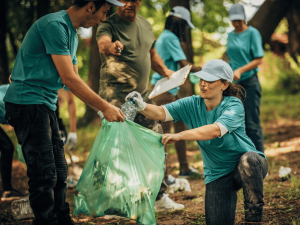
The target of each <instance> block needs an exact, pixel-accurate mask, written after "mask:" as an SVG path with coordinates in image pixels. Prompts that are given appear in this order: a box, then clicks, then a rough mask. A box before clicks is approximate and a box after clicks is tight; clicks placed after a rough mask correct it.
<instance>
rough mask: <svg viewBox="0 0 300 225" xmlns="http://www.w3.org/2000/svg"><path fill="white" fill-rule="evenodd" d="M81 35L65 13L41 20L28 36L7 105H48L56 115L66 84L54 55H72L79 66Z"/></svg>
mask: <svg viewBox="0 0 300 225" xmlns="http://www.w3.org/2000/svg"><path fill="white" fill-rule="evenodd" d="M77 46H78V36H77V32H76V30H75V29H74V27H73V24H72V21H71V19H70V17H69V15H68V13H67V12H66V11H64V10H62V11H59V12H57V13H51V14H48V15H46V16H44V17H42V18H40V19H39V20H37V21H36V22H35V23H34V24H33V25H32V27H31V28H30V29H29V31H28V32H27V34H26V36H25V38H24V40H23V42H22V45H21V47H20V49H19V51H18V55H17V58H16V61H15V64H14V67H13V70H12V75H11V81H12V82H11V84H10V86H9V88H8V90H7V93H6V95H5V97H4V101H5V102H11V103H15V104H21V105H22V104H23V105H29V104H45V105H46V106H47V107H48V108H50V109H51V110H53V111H55V109H56V102H57V93H58V90H59V89H61V88H63V86H64V84H63V83H62V80H61V78H60V76H59V74H58V71H57V69H56V67H55V65H54V62H53V60H52V57H51V54H53V55H70V56H71V59H72V61H73V64H74V65H75V64H77V59H76V51H77Z"/></svg>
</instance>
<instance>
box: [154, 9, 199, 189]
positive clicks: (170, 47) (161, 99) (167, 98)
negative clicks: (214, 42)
mask: <svg viewBox="0 0 300 225" xmlns="http://www.w3.org/2000/svg"><path fill="white" fill-rule="evenodd" d="M187 27H188V28H191V29H192V28H195V26H194V25H193V24H192V22H191V15H190V12H189V10H187V9H186V8H184V7H182V6H175V7H174V8H173V9H172V10H171V12H170V14H169V16H168V18H167V19H166V24H165V30H164V31H163V32H162V34H161V35H160V36H159V38H158V39H157V41H156V44H155V49H156V51H157V53H158V54H159V56H160V57H161V58H162V60H163V61H164V63H165V65H166V66H167V67H168V69H170V70H173V71H176V70H178V69H179V67H184V66H186V65H188V64H190V65H191V64H192V63H189V62H188V61H187V59H186V56H185V54H184V52H183V50H182V48H181V46H180V41H183V42H185V41H186V28H187ZM200 70H201V67H198V66H194V65H193V66H192V69H191V71H192V72H197V71H200ZM162 78H163V77H162V76H161V75H159V74H158V73H155V74H153V76H152V80H151V84H152V85H153V86H154V85H155V84H156V83H157V81H159V80H160V79H162ZM178 92H179V87H176V88H174V89H172V90H170V91H168V92H166V93H163V94H162V95H160V96H157V97H155V98H154V99H153V100H154V102H155V104H156V105H164V104H168V103H171V102H174V101H175V100H178V99H180V96H179V93H178ZM172 124H173V122H172V121H168V122H165V123H162V127H163V131H164V133H170V131H171V126H172ZM174 130H175V132H181V131H184V130H185V125H184V123H183V122H181V121H179V122H177V123H175V124H174ZM175 148H176V152H177V156H178V161H179V164H180V173H179V177H181V178H188V177H200V174H199V173H198V171H197V170H195V169H194V168H193V167H189V165H188V161H187V157H186V143H185V141H179V142H177V143H175ZM166 151H167V148H166ZM165 181H166V183H167V184H168V185H170V184H172V183H171V182H170V181H169V179H167V177H166V178H165Z"/></svg>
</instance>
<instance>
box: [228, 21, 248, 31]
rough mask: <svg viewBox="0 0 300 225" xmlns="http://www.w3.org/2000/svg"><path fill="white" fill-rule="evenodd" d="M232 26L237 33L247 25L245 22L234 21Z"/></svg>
mask: <svg viewBox="0 0 300 225" xmlns="http://www.w3.org/2000/svg"><path fill="white" fill-rule="evenodd" d="M231 24H232V26H233V27H234V29H235V30H236V31H240V30H242V29H243V24H245V20H232V21H231Z"/></svg>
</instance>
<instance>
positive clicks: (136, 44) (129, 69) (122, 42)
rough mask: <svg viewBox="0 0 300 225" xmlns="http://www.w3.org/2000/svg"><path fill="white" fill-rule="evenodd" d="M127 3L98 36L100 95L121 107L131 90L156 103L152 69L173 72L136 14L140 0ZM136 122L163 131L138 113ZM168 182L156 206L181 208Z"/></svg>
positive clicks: (166, 74) (148, 26) (165, 73)
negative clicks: (151, 89) (152, 93)
mask: <svg viewBox="0 0 300 225" xmlns="http://www.w3.org/2000/svg"><path fill="white" fill-rule="evenodd" d="M120 1H121V2H122V3H124V6H123V7H121V6H119V7H118V10H117V12H116V13H115V14H113V15H111V16H110V17H108V18H107V20H106V21H105V22H104V23H101V24H100V25H99V27H98V30H97V34H96V39H97V43H98V47H99V51H100V57H101V62H102V65H101V69H100V74H101V76H100V88H99V90H100V91H99V95H100V97H102V98H103V99H106V100H107V101H108V102H110V103H111V104H113V105H115V106H117V107H119V108H121V106H122V104H123V103H124V102H125V100H124V99H125V97H126V96H127V95H128V94H129V93H130V92H132V91H137V92H139V93H140V94H141V96H142V97H143V99H144V101H146V102H148V103H151V104H152V103H153V102H152V101H151V100H149V99H148V96H149V89H148V84H149V76H150V69H151V68H152V69H153V70H154V71H155V72H157V73H158V74H160V75H161V76H163V77H168V78H170V76H171V75H172V74H173V73H174V71H172V70H169V69H168V68H167V67H166V65H165V64H164V62H163V60H162V59H161V58H160V56H159V55H158V53H157V52H156V50H155V48H154V45H155V37H154V34H153V31H152V27H151V24H150V23H149V22H148V21H147V20H146V19H145V18H143V17H141V16H140V15H137V12H138V10H139V7H140V5H141V0H120ZM134 122H136V123H138V124H140V125H142V126H144V127H146V128H149V129H151V130H154V131H155V132H158V133H161V134H162V127H161V124H160V123H159V122H157V121H153V120H149V119H147V118H146V117H145V116H143V115H142V114H141V113H138V114H137V116H136V118H135V120H134ZM166 189H167V185H166V183H165V181H163V182H162V185H161V188H160V191H159V193H158V196H157V199H156V203H155V210H156V211H161V210H172V209H173V210H175V209H182V208H184V206H183V205H182V204H177V203H175V202H174V201H172V200H171V199H170V198H169V197H168V195H166V194H165V191H166Z"/></svg>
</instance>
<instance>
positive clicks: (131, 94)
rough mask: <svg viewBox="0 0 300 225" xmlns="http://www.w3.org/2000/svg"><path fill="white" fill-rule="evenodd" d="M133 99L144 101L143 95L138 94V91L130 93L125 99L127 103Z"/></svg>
mask: <svg viewBox="0 0 300 225" xmlns="http://www.w3.org/2000/svg"><path fill="white" fill-rule="evenodd" d="M131 98H137V99H139V100H141V101H143V98H142V96H141V94H140V93H138V92H137V91H133V92H130V93H129V94H128V95H127V96H126V97H125V101H128V100H129V99H131Z"/></svg>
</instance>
